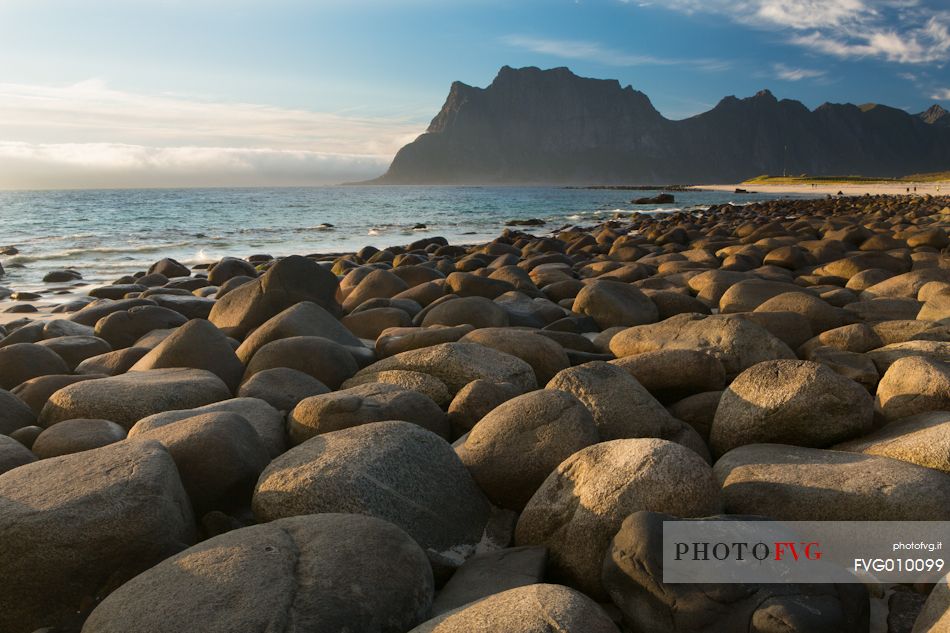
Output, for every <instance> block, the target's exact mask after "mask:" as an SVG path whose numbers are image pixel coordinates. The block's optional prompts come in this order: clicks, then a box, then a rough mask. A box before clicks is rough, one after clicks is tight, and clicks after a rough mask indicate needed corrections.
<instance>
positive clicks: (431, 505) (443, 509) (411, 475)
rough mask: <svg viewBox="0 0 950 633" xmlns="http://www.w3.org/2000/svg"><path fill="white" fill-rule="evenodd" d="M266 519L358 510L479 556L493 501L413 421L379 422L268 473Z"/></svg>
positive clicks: (324, 440)
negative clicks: (477, 547) (475, 550)
mask: <svg viewBox="0 0 950 633" xmlns="http://www.w3.org/2000/svg"><path fill="white" fill-rule="evenodd" d="M253 508H254V514H255V515H256V516H257V518H258V519H259V520H261V521H273V520H275V519H279V518H283V517H288V516H298V515H303V514H317V513H321V512H354V513H358V514H367V515H370V516H375V517H377V518H380V519H386V520H388V521H392V522H393V523H395V524H396V525H398V526H399V527H401V528H402V529H404V530H405V531H406V532H408V533H409V535H410V536H412V537H413V538H414V539H415V540H416V542H417V543H419V545H421V546H422V548H423V549H425V550H427V551H430V552H433V553H437V554H448V555H454V556H456V557H458V558H459V561H458V562H459V563H460V562H461V561H462V560H464V558H465V557H466V556H468V555H471V554H472V553H474V549H475V545H476V544H477V543H478V542H479V541H480V540H481V539H482V534H483V532H484V530H485V526H486V524H487V522H488V516H489V510H490V507H489V503H488V501H487V499H485V497H484V495H483V494H482V492H481V491H480V490H479V489H478V487H477V486H476V485H475V482H474V481H473V480H472V477H471V475H469V473H468V471H467V470H466V469H465V466H463V465H462V462H461V461H459V458H458V456H456V454H455V451H453V450H452V447H451V446H449V444H448V443H447V442H446V441H445V440H443V439H442V438H440V437H439V436H438V435H436V434H434V433H432V432H430V431H427V430H425V429H423V428H422V427H420V426H418V425H416V424H411V423H409V422H375V423H370V424H363V425H360V426H356V427H353V428H350V429H344V430H342V431H336V432H333V433H326V434H324V435H318V436H316V437H313V438H311V439H309V440H307V441H306V442H304V443H303V444H301V445H299V446H297V447H295V448H292V449H290V450H289V451H287V452H286V453H284V454H283V455H281V456H280V457H278V458H277V459H275V460H274V461H272V462H271V463H270V465H269V466H268V467H267V468H266V469H265V470H264V472H263V474H262V475H261V477H260V480H259V481H258V483H257V489H256V490H255V492H254V499H253Z"/></svg>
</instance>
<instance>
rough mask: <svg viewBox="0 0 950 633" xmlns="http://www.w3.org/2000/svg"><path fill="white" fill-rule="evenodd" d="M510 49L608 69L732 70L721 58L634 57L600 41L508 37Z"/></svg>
mask: <svg viewBox="0 0 950 633" xmlns="http://www.w3.org/2000/svg"><path fill="white" fill-rule="evenodd" d="M502 41H503V42H504V43H505V44H507V45H508V46H512V47H514V48H520V49H524V50H527V51H531V52H533V53H541V54H543V55H550V56H552V57H560V58H562V59H579V60H583V61H588V62H594V63H597V64H603V65H605V66H620V67H625V66H679V65H690V66H694V67H699V68H702V69H703V70H710V71H719V70H726V69H727V68H729V67H730V64H729V62H726V61H723V60H720V59H672V58H664V57H655V56H653V55H633V54H630V53H626V52H624V51H620V50H617V49H613V48H609V47H606V46H604V45H602V44H599V43H598V42H590V41H585V40H559V39H550V38H542V37H530V36H525V35H509V36H507V37H504V38H502Z"/></svg>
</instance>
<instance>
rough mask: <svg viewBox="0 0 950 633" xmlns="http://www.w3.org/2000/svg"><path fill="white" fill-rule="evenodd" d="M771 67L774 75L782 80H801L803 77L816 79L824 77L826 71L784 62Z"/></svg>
mask: <svg viewBox="0 0 950 633" xmlns="http://www.w3.org/2000/svg"><path fill="white" fill-rule="evenodd" d="M772 69H773V70H774V71H775V76H776V77H778V78H779V79H781V80H783V81H801V80H803V79H817V78H819V77H824V76H825V75H826V74H827V73H826V72H825V71H823V70H814V69H811V68H792V67H790V66H786V65H785V64H773V66H772Z"/></svg>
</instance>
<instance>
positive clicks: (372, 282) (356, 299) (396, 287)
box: [343, 269, 409, 312]
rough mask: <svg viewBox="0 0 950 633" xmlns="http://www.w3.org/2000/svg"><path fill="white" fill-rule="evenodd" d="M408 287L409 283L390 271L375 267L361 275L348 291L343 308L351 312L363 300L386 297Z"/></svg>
mask: <svg viewBox="0 0 950 633" xmlns="http://www.w3.org/2000/svg"><path fill="white" fill-rule="evenodd" d="M408 289H409V285H408V284H406V282H405V281H403V280H402V279H400V278H399V277H397V276H396V275H394V274H393V273H392V272H391V271H389V270H383V269H376V270H373V271H371V272H370V273H369V274H368V275H366V276H365V277H363V278H362V279H361V280H360V282H359V283H358V284H357V285H356V287H355V288H353V290H352V291H350V294H349V295H347V297H346V300H345V301H344V302H343V310H344V311H346V312H352V311H353V309H354V308H356V307H357V306H359V305H360V304H361V303H363V302H364V301H368V300H370V299H377V298H384V299H388V298H390V297H392V296H394V295H397V294H399V293H400V292H402V291H404V290H408Z"/></svg>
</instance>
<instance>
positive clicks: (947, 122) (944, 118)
mask: <svg viewBox="0 0 950 633" xmlns="http://www.w3.org/2000/svg"><path fill="white" fill-rule="evenodd" d="M917 118H918V119H920V120H921V121H923V122H924V123H929V124H930V125H943V126H948V127H950V112H947V111H946V110H944V109H943V108H941V107H940V106H939V105H937V104H936V103H935V104H933V105H932V106H930V107H929V108H927V110H925V111H923V112H921V113H920V114H918V115H917Z"/></svg>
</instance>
